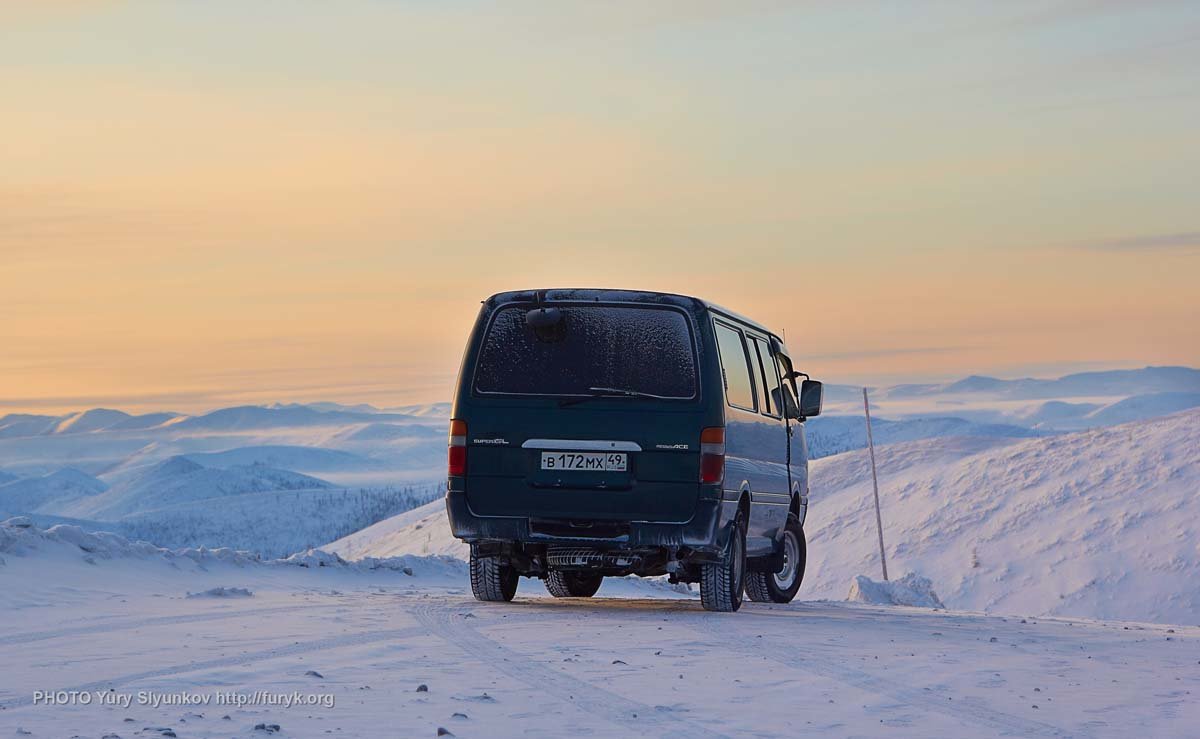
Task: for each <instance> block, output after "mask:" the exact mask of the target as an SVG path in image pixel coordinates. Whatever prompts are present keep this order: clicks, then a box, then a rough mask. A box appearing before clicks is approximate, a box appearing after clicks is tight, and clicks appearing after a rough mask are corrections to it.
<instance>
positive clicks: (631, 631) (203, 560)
mask: <svg viewBox="0 0 1200 739" xmlns="http://www.w3.org/2000/svg"><path fill="white" fill-rule="evenodd" d="M0 556H3V558H4V560H5V563H4V564H3V565H0V584H2V585H3V587H2V588H0V618H2V619H3V623H4V625H5V628H4V631H3V633H2V634H0V644H2V645H3V650H4V651H3V654H4V660H5V669H4V670H3V671H0V726H2V727H3V729H4V731H5V732H6V733H7V734H8V735H17V736H33V737H66V736H83V737H97V738H99V737H102V736H105V735H116V736H122V737H160V736H170V735H175V736H178V737H180V739H191V738H198V739H200V738H212V739H215V738H218V737H219V738H221V739H225V738H227V737H263V736H281V737H312V738H315V737H326V736H343V737H371V736H387V737H393V736H396V737H410V736H411V737H419V736H429V737H433V736H437V735H438V730H439V728H441V729H444V730H445V731H448V732H451V733H452V734H453V735H455V736H458V737H528V736H533V737H561V736H564V735H566V734H570V735H573V736H653V737H658V736H672V737H676V736H688V737H740V736H797V735H804V734H812V735H824V736H876V735H880V734H882V733H886V734H887V735H889V736H897V737H928V736H956V737H977V736H981V737H984V736H986V737H991V736H1021V737H1030V736H1032V737H1052V736H1095V737H1125V736H1128V735H1129V734H1130V733H1132V732H1138V733H1139V734H1140V735H1145V736H1184V735H1187V734H1188V733H1189V732H1190V731H1191V729H1189V728H1188V727H1194V726H1196V725H1198V724H1200V702H1197V701H1196V700H1194V695H1195V694H1196V692H1197V691H1198V690H1200V673H1198V672H1197V670H1196V664H1197V662H1198V661H1200V628H1197V627H1195V626H1169V627H1168V626H1150V625H1141V624H1130V623H1105V622H1095V621H1083V620H1063V619H1046V620H1041V619H1033V618H1026V619H1022V618H1002V617H991V616H984V615H980V614H971V613H957V612H946V611H933V610H929V609H909V608H901V607H894V606H892V607H881V606H867V605H859V604H847V603H832V602H819V601H803V602H796V603H793V604H790V605H787V606H768V605H760V604H753V603H748V604H746V605H745V606H743V609H742V611H741V612H739V613H737V614H713V613H708V612H705V611H702V610H701V609H700V605H699V602H698V599H697V598H696V597H695V596H691V597H681V596H679V595H678V594H676V593H672V592H670V591H667V590H665V589H662V588H654V587H652V586H650V585H648V584H638V583H631V582H628V581H625V580H620V581H615V582H611V583H609V582H606V583H605V584H604V586H603V587H602V589H601V591H600V597H597V598H594V599H590V600H582V599H563V600H558V599H553V598H549V597H547V596H546V595H545V593H544V590H543V588H542V587H541V585H540V583H538V582H536V581H530V580H522V581H521V585H520V590H519V591H518V595H517V600H516V601H515V602H513V603H511V604H484V603H479V602H477V601H475V600H473V599H472V598H471V597H470V595H469V592H468V591H467V589H466V573H465V572H464V571H463V567H462V564H461V563H459V562H457V561H455V560H446V559H443V558H437V557H408V558H405V559H404V560H400V561H392V562H388V563H386V565H387V566H381V565H383V564H385V563H363V564H346V563H344V562H343V561H341V560H340V559H339V558H337V557H335V556H334V555H328V554H326V555H320V554H319V553H312V554H310V555H305V556H300V557H296V558H293V559H292V560H291V561H288V562H262V561H258V560H257V559H256V558H254V557H247V556H245V555H239V554H237V553H235V552H200V551H195V550H192V551H187V552H177V553H167V552H163V551H162V550H159V549H156V548H154V547H149V546H145V545H137V544H131V543H129V542H127V541H125V540H123V539H120V538H119V537H104V536H96V535H91V534H86V533H85V532H81V531H78V530H74V531H72V530H71V529H70V528H69V527H59V529H57V530H52V531H49V532H47V531H41V530H39V529H37V528H35V527H32V526H29V525H27V522H15V523H13V524H8V525H0ZM405 568H407V571H406V569H405ZM235 588H236V589H244V590H247V591H249V592H252V593H253V595H252V596H251V597H244V596H243V597H234V598H229V597H220V596H215V597H214V596H210V597H199V598H194V597H193V598H189V597H188V594H189V593H204V592H206V591H218V589H225V590H226V591H228V590H232V589H235ZM613 595H617V596H620V597H616V598H614V597H611V596H613ZM55 690H63V691H85V692H87V693H88V695H89V699H90V700H89V703H87V704H83V703H80V702H78V701H76V702H75V703H73V704H71V703H67V704H63V705H53V706H50V705H45V704H44V702H43V701H44V699H39V698H38V694H37V693H35V691H45V692H49V691H55ZM284 700H290V701H292V704H291V705H286V704H285V703H284V702H283V701H284ZM123 701H128V704H125V703H123ZM185 702H186V704H185ZM239 703H240V705H239ZM276 726H278V729H274V727H276ZM255 727H264V728H258V729H256V728H255ZM22 732H29V733H28V734H25V733H22ZM168 732H169V733H168Z"/></svg>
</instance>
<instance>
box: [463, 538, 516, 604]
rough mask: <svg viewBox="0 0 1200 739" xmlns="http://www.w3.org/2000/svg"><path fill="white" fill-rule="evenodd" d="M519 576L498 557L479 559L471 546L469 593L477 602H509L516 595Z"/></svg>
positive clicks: (474, 548)
mask: <svg viewBox="0 0 1200 739" xmlns="http://www.w3.org/2000/svg"><path fill="white" fill-rule="evenodd" d="M518 579H520V574H519V573H518V572H517V570H516V568H515V567H513V566H512V565H510V564H505V563H503V562H501V560H500V558H499V557H481V556H479V554H477V553H476V547H475V545H474V544H472V545H471V592H472V593H473V594H474V595H475V598H476V599H477V600H483V601H510V600H512V599H513V596H514V595H516V594H517V580H518Z"/></svg>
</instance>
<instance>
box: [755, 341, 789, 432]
mask: <svg viewBox="0 0 1200 739" xmlns="http://www.w3.org/2000/svg"><path fill="white" fill-rule="evenodd" d="M751 339H752V340H753V341H754V353H755V354H756V355H757V358H758V368H759V371H760V372H761V374H762V383H763V384H762V387H763V403H762V406H763V408H762V411H763V413H766V414H767V415H768V416H775V417H776V418H778V417H780V416H782V415H783V397H782V396H781V395H780V394H779V370H778V369H777V368H776V367H775V359H774V358H773V357H772V356H771V350H770V349H769V348H767V343H766V342H765V341H763V340H762V339H760V338H758V337H757V336H752V337H751Z"/></svg>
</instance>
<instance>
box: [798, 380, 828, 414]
mask: <svg viewBox="0 0 1200 739" xmlns="http://www.w3.org/2000/svg"><path fill="white" fill-rule="evenodd" d="M824 400H825V386H824V385H822V384H821V383H819V382H817V381H816V380H805V381H804V382H802V383H800V417H801V418H812V417H813V416H819V415H821V404H822V403H823V402H824Z"/></svg>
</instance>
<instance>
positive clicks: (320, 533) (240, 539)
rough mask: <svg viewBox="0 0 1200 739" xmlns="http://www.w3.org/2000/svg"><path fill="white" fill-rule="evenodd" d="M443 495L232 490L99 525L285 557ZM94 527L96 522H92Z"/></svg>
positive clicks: (408, 490) (174, 543) (437, 491)
mask: <svg viewBox="0 0 1200 739" xmlns="http://www.w3.org/2000/svg"><path fill="white" fill-rule="evenodd" d="M443 495H444V492H443V486H442V485H440V484H429V485H414V486H407V487H403V488H361V489H342V488H338V489H328V488H317V489H304V490H272V491H269V492H255V493H243V494H240V495H227V496H224V497H222V498H221V499H220V501H219V502H214V501H213V500H212V499H210V498H205V499H201V500H193V501H188V502H184V503H177V504H174V505H170V506H165V507H162V508H157V509H154V510H151V511H144V512H139V513H132V514H129V515H126V516H122V517H121V518H120V519H118V520H117V521H115V522H113V523H111V524H108V523H105V524H101V525H100V527H99V528H101V529H105V530H114V531H116V532H117V533H120V534H121V535H123V536H126V537H128V538H131V539H141V540H144V541H152V542H154V543H155V544H157V545H158V546H162V547H168V548H172V549H175V548H181V547H193V548H194V547H229V548H232V549H242V550H247V551H252V552H255V553H257V554H259V555H261V556H264V557H286V556H288V555H290V554H294V553H296V552H303V551H304V550H306V549H312V548H314V547H317V546H320V545H321V544H323V543H325V542H328V541H330V540H331V539H336V538H338V537H342V536H346V535H347V534H350V533H352V532H355V531H359V530H362V529H363V528H365V527H369V526H370V525H371V524H373V523H375V522H376V521H379V520H381V519H387V518H388V517H389V516H395V515H396V514H400V513H403V512H404V511H409V510H411V509H413V508H416V507H418V506H422V505H423V504H425V503H427V502H428V501H429V500H431V499H434V498H437V499H439V500H440V499H441V497H442V496H443ZM85 528H89V529H92V530H95V529H94V528H93V527H90V526H85Z"/></svg>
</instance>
